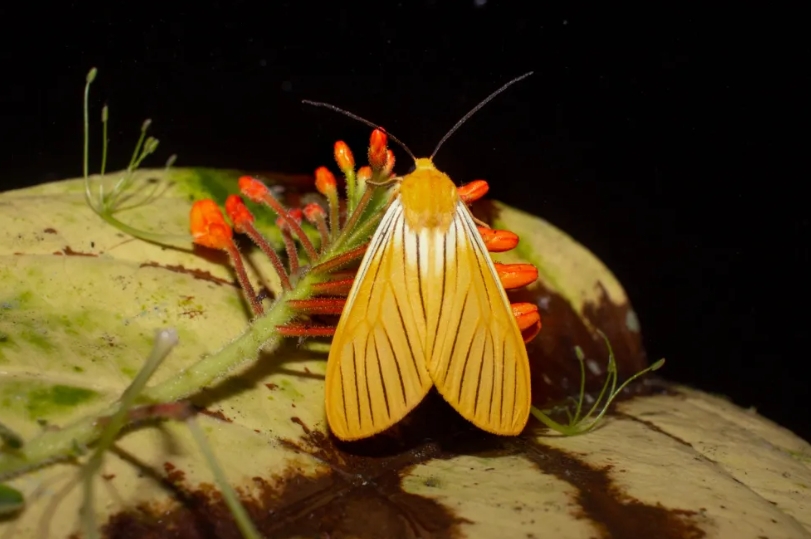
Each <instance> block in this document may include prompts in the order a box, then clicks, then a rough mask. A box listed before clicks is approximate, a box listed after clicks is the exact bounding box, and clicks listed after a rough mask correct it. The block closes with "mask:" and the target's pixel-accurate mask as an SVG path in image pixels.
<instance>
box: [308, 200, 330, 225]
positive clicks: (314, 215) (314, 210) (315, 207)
mask: <svg viewBox="0 0 811 539" xmlns="http://www.w3.org/2000/svg"><path fill="white" fill-rule="evenodd" d="M326 216H327V212H325V211H324V208H322V207H321V204H318V203H316V202H312V203H310V204H307V205H306V206H304V217H305V218H306V219H307V220H308V221H310V222H311V223H315V222H317V221H318V220H319V219H324V218H326Z"/></svg>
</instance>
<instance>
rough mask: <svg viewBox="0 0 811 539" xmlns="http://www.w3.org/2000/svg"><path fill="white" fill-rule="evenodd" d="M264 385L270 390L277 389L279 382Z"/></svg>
mask: <svg viewBox="0 0 811 539" xmlns="http://www.w3.org/2000/svg"><path fill="white" fill-rule="evenodd" d="M265 387H266V388H268V389H269V390H271V391H276V390H277V389H279V384H274V383H272V382H270V383H267V384H265Z"/></svg>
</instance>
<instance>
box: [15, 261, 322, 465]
mask: <svg viewBox="0 0 811 539" xmlns="http://www.w3.org/2000/svg"><path fill="white" fill-rule="evenodd" d="M315 281H316V278H315V277H311V276H305V277H304V278H302V279H301V281H299V282H298V283H297V284H296V287H295V288H294V289H293V290H292V291H291V292H290V293H288V294H285V295H284V296H282V297H281V298H279V299H278V300H277V301H276V302H275V303H274V304H273V305H271V306H270V308H269V309H268V310H267V312H266V313H265V315H264V316H262V317H259V318H257V319H256V320H255V321H254V322H253V323H252V324H251V325H249V326H248V328H247V329H246V330H245V332H244V333H243V334H242V335H240V336H239V337H237V338H236V339H234V340H233V341H231V342H230V343H228V344H226V345H225V346H224V347H223V348H222V349H220V350H219V351H218V352H215V353H214V354H212V355H210V356H207V357H205V358H203V359H201V360H200V361H198V362H197V363H195V364H194V365H192V366H190V367H188V368H187V369H184V370H182V371H180V372H179V373H178V374H177V375H175V376H173V377H171V378H169V379H168V380H166V381H164V382H162V383H160V384H158V385H156V386H153V387H150V388H146V389H145V390H144V391H143V392H142V393H141V397H140V398H139V399H138V401H139V402H141V401H146V402H150V403H165V402H175V401H178V400H180V399H184V398H186V397H188V396H190V395H192V394H194V393H197V392H198V391H200V390H201V389H203V388H204V387H207V386H210V385H212V384H213V383H214V382H216V381H217V380H219V379H222V378H224V377H225V376H227V375H228V374H230V373H232V372H233V371H234V370H235V369H237V368H239V367H242V366H243V365H245V364H246V363H249V362H251V361H255V360H256V358H257V355H258V351H259V350H260V349H262V350H264V351H265V352H272V351H273V350H275V349H276V348H278V347H279V345H280V344H281V342H282V340H283V338H282V337H281V336H280V335H279V334H278V333H277V332H276V326H279V325H282V324H286V323H288V322H290V321H291V320H292V319H293V318H294V316H296V313H295V311H293V310H292V309H290V308H289V307H288V305H287V301H288V300H291V299H292V300H295V299H304V298H307V297H309V296H310V295H311V293H312V290H311V287H312V284H313V283H314V282H315ZM119 406H120V405H119V404H114V405H112V406H110V407H109V408H107V409H106V410H104V411H102V412H101V413H99V414H97V415H93V416H90V417H86V418H84V419H81V420H79V421H77V422H75V423H73V424H72V425H68V426H66V427H64V428H62V429H61V430H58V431H45V432H43V433H42V434H40V435H39V436H37V437H36V438H34V439H32V440H30V441H29V442H28V443H26V444H25V445H24V446H23V447H22V449H21V450H20V451H18V452H15V453H13V454H12V453H6V454H2V455H0V481H1V480H4V479H6V478H10V477H14V476H17V475H19V474H21V473H24V472H26V471H29V470H31V469H34V468H37V467H40V466H43V465H46V464H48V463H50V462H54V461H56V460H59V459H64V458H68V457H71V456H73V455H74V454H75V452H76V451H75V449H76V447H77V446H80V447H81V446H87V445H90V444H93V443H94V442H96V441H97V440H98V437H99V435H100V434H101V429H100V428H99V419H101V418H103V417H109V416H111V415H112V414H114V413H116V411H117V410H118V409H119Z"/></svg>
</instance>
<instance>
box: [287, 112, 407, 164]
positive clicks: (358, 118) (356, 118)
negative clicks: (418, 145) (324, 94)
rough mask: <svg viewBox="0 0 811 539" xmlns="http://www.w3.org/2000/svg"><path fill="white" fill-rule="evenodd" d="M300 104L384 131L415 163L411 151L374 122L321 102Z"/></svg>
mask: <svg viewBox="0 0 811 539" xmlns="http://www.w3.org/2000/svg"><path fill="white" fill-rule="evenodd" d="M301 102H302V103H304V104H306V105H312V106H314V107H323V108H325V109H329V110H332V111H335V112H339V113H341V114H343V115H344V116H349V117H350V118H352V119H353V120H357V121H359V122H362V123H365V124H366V125H368V126H369V127H371V128H372V129H381V130H383V131H385V132H386V135H388V137H389V138H390V139H391V140H393V141H394V142H395V143H396V144H398V145H399V146H400V147H401V148H402V149H404V150H405V151H406V153H407V154H408V155H409V156H410V157H411V159H413V160H414V161H416V160H417V158H416V157H414V154H413V153H411V150H409V149H408V146H406V145H405V143H404V142H402V141H400V139H398V138H397V137H395V136H394V135H392V134H391V133H389V131H388V130H387V129H386V128H384V127H381V126H379V125H377V124H376V123H374V122H370V121H369V120H367V119H366V118H361V117H360V116H358V115H357V114H352V113H351V112H349V111H348V110H344V109H342V108H339V107H336V106H335V105H330V104H329V103H323V102H321V101H310V100H309V99H302V100H301Z"/></svg>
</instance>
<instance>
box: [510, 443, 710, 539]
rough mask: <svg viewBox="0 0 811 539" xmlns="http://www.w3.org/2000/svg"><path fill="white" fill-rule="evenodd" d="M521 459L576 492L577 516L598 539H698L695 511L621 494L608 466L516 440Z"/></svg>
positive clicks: (699, 532) (698, 530) (702, 531)
mask: <svg viewBox="0 0 811 539" xmlns="http://www.w3.org/2000/svg"><path fill="white" fill-rule="evenodd" d="M516 445H519V446H523V449H524V454H525V456H526V457H527V458H528V459H529V460H530V461H532V462H533V463H534V464H535V465H536V466H537V467H538V468H539V469H540V470H541V471H542V472H544V473H547V474H551V475H554V476H555V477H557V478H558V479H560V480H561V481H565V482H567V483H569V484H570V485H572V486H573V487H574V488H576V489H577V500H576V501H577V505H578V507H579V509H578V513H579V514H580V515H581V516H582V517H584V518H588V519H589V520H591V521H592V522H594V524H596V525H597V527H598V528H599V530H600V535H599V537H600V538H605V539H609V538H610V539H638V538H640V537H657V538H660V539H700V538H702V537H704V536H705V535H706V533H705V532H704V530H702V529H701V528H699V527H698V524H697V523H696V522H695V519H694V518H692V517H694V516H696V515H697V513H696V512H695V511H687V510H682V509H668V508H666V507H662V506H661V505H659V504H656V505H651V504H646V503H644V502H641V501H640V500H637V499H636V498H633V497H631V496H629V495H628V494H626V493H624V492H622V490H620V488H619V487H618V486H617V485H615V484H614V482H613V481H612V480H611V477H610V476H609V472H610V471H611V466H606V467H603V468H596V467H593V466H591V465H589V464H587V463H585V462H583V461H581V460H579V459H577V458H576V457H575V456H574V455H572V454H569V453H566V452H565V451H562V450H560V449H556V448H552V447H549V446H546V445H543V444H540V443H537V444H536V443H532V442H529V441H526V440H518V441H517V442H516Z"/></svg>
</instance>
